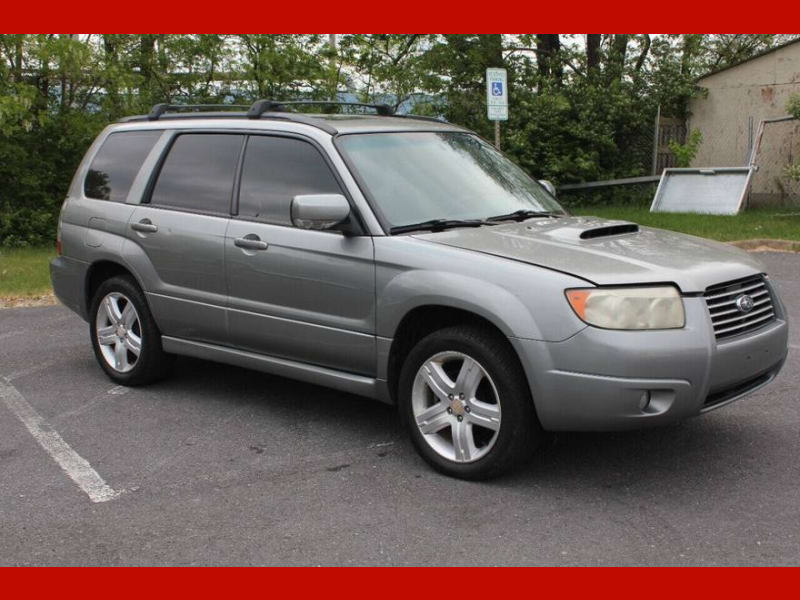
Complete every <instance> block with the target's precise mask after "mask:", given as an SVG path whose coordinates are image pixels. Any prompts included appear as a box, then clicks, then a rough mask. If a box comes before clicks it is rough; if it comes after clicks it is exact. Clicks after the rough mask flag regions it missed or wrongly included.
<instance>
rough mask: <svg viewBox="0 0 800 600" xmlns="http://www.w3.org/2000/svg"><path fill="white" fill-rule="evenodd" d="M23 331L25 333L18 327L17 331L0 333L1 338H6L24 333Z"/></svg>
mask: <svg viewBox="0 0 800 600" xmlns="http://www.w3.org/2000/svg"><path fill="white" fill-rule="evenodd" d="M23 333H25V332H24V331H22V330H21V329H18V330H17V331H9V332H7V333H0V340H4V339H6V338H10V337H14V336H15V335H22V334H23Z"/></svg>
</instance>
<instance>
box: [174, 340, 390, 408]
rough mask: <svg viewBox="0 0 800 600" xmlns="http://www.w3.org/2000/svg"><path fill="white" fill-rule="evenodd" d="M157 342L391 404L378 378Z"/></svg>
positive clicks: (233, 351)
mask: <svg viewBox="0 0 800 600" xmlns="http://www.w3.org/2000/svg"><path fill="white" fill-rule="evenodd" d="M161 344H162V346H163V347H164V351H165V352H170V353H172V354H181V355H184V356H192V357H194V358H200V359H203V360H211V361H215V362H221V363H225V364H229V365H234V366H237V367H243V368H245V369H253V370H255V371H262V372H264V373H269V374H271V375H278V376H280V377H287V378H289V379H297V380H299V381H304V382H306V383H312V384H314V385H321V386H323V387H329V388H332V389H335V390H340V391H343V392H348V393H350V394H357V395H359V396H366V397H367V398H372V399H374V400H378V401H380V402H384V403H386V404H392V401H391V399H390V395H389V389H388V386H387V383H386V382H385V381H383V380H381V379H373V378H371V377H364V376H363V375H354V374H352V373H344V372H342V371H336V370H334V369H328V368H326V367H318V366H315V365H309V364H306V363H301V362H296V361H292V360H287V359H285V358H276V357H273V356H266V355H264V354H256V353H254V352H247V351H246V350H237V349H236V348H227V347H224V346H216V345H214V344H205V343H203V342H191V341H189V340H183V339H180V338H175V337H169V336H166V335H165V336H161Z"/></svg>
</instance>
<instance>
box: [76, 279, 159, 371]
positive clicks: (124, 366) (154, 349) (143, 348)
mask: <svg viewBox="0 0 800 600" xmlns="http://www.w3.org/2000/svg"><path fill="white" fill-rule="evenodd" d="M89 330H90V337H91V342H92V348H93V349H94V355H95V358H97V362H98V363H99V364H100V367H101V368H102V369H103V371H105V373H106V375H108V377H109V379H111V380H112V381H113V382H115V383H117V384H120V385H125V386H139V385H147V384H149V383H153V382H155V381H158V380H159V379H162V378H164V377H165V376H166V375H167V374H169V372H170V371H171V369H172V365H173V362H174V359H175V357H174V355H171V354H167V353H166V352H164V350H163V348H162V347H161V332H160V331H159V329H158V326H157V325H156V322H155V320H154V319H153V315H152V314H151V312H150V308H149V307H148V306H147V301H146V300H145V297H144V294H143V293H142V290H141V289H140V288H139V286H138V285H137V284H136V282H135V281H134V280H133V279H132V278H130V277H126V276H116V277H112V278H110V279H107V280H106V281H104V282H103V283H101V284H100V286H99V287H98V288H97V291H96V292H95V295H94V298H92V305H91V309H90V312H89ZM98 331H99V332H100V334H99V335H98ZM137 352H138V354H137Z"/></svg>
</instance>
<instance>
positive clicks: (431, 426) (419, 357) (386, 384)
mask: <svg viewBox="0 0 800 600" xmlns="http://www.w3.org/2000/svg"><path fill="white" fill-rule="evenodd" d="M288 104H289V103H282V104H277V103H274V102H269V101H259V102H257V103H255V104H254V105H253V106H252V107H251V108H250V110H249V112H247V113H244V112H241V113H235V112H214V113H208V112H197V111H195V112H188V113H187V112H180V111H177V109H175V108H174V107H168V106H165V105H158V106H156V107H154V109H153V111H152V112H151V113H150V115H147V116H141V117H131V118H127V119H124V120H123V121H121V122H119V123H116V124H114V125H111V126H110V127H108V128H107V129H106V130H105V131H103V133H102V134H100V136H99V137H98V138H97V140H96V141H95V143H94V144H93V145H92V147H91V148H90V149H89V151H88V152H87V154H86V157H85V158H84V160H83V162H82V164H81V165H80V167H79V168H78V171H77V173H76V175H75V178H74V180H73V182H72V184H71V187H70V190H69V195H68V197H67V199H66V201H65V202H64V206H63V209H62V212H61V218H60V223H59V229H58V246H59V256H58V257H57V258H56V259H55V260H54V261H53V262H52V265H51V272H52V280H53V286H54V288H55V292H56V294H57V295H58V297H59V299H60V300H61V301H62V302H63V303H64V304H65V305H66V306H68V307H70V308H71V309H72V310H74V311H75V312H77V313H78V314H79V315H81V316H82V317H83V318H84V319H85V320H87V321H88V322H89V325H90V331H91V343H92V346H93V348H94V352H95V355H96V356H97V360H98V362H99V363H100V366H101V367H102V368H103V370H104V371H105V372H106V373H107V374H108V376H109V377H110V378H111V379H112V380H113V381H115V382H117V383H119V384H123V385H142V384H146V383H150V382H153V381H155V380H157V379H158V378H160V377H162V376H164V375H165V374H166V373H167V372H168V370H169V367H170V365H171V364H172V359H173V357H174V355H177V354H183V355H188V356H194V357H198V358H201V359H207V360H213V361H219V362H224V363H229V364H233V365H239V366H242V367H247V368H252V369H258V370H261V371H265V372H267V373H272V374H275V375H280V376H284V377H291V378H295V379H299V380H303V381H307V382H311V383H315V384H319V385H323V386H328V387H330V388H335V389H338V390H344V391H347V392H352V393H354V394H360V395H363V396H368V397H370V398H375V399H377V400H380V401H382V402H386V403H389V404H396V405H397V407H398V410H399V413H400V416H401V418H402V420H403V421H404V422H405V423H406V424H407V426H408V429H409V431H410V435H411V439H412V441H413V443H414V445H415V446H416V448H417V450H418V451H419V453H420V454H421V455H422V457H423V458H424V459H425V460H426V461H427V462H428V463H430V464H431V465H432V466H433V467H434V468H436V469H438V470H440V471H443V472H445V473H447V474H449V475H453V476H456V477H463V478H471V479H477V478H484V477H488V476H492V475H495V474H497V473H499V472H501V471H503V470H504V469H506V468H508V467H509V466H510V465H512V464H514V463H516V462H517V461H519V460H520V459H522V458H524V457H526V456H527V455H529V454H530V453H531V452H532V451H533V450H534V448H535V447H536V445H537V443H538V442H539V441H540V440H541V439H542V437H543V435H544V431H559V430H573V431H574V430H581V431H598V430H614V429H627V428H634V427H644V426H649V425H659V424H663V423H669V422H673V421H676V420H678V419H683V418H686V417H689V416H692V415H697V414H701V413H705V412H707V411H709V410H712V409H715V408H718V407H720V406H723V405H725V404H727V403H729V402H732V401H734V400H736V399H738V398H741V397H742V396H744V395H745V394H747V393H749V392H752V391H753V390H756V389H758V388H760V387H761V386H763V385H765V384H767V383H768V382H770V381H771V380H772V379H773V378H774V377H775V376H776V374H777V373H778V371H779V370H780V368H781V366H782V365H783V362H784V359H785V357H786V354H787V322H786V311H785V310H784V308H783V306H782V305H781V301H780V299H779V298H778V295H777V293H776V290H775V288H774V286H773V284H772V283H771V282H770V280H769V279H768V278H767V276H766V275H765V274H764V272H763V268H762V266H761V264H760V263H759V262H757V261H756V260H755V259H754V258H753V257H751V256H750V255H748V254H746V253H744V252H741V251H739V250H737V249H735V248H733V247H730V246H728V245H725V244H720V243H715V242H711V241H708V240H704V239H699V238H696V237H690V236H686V235H680V234H677V233H670V232H665V231H659V230H655V229H650V228H646V227H639V226H637V225H636V224H634V223H629V222H622V221H607V220H600V219H595V218H584V217H572V216H570V215H569V214H568V213H567V212H566V211H565V210H564V209H563V208H561V206H559V204H558V203H557V201H556V199H555V197H554V194H553V190H552V189H551V187H550V186H548V185H544V184H540V183H537V182H536V181H534V180H532V179H531V178H530V177H528V175H526V174H525V173H524V172H523V171H522V170H521V169H519V168H518V167H517V166H515V165H514V164H513V163H512V162H511V161H509V160H508V159H507V158H505V157H504V156H503V155H502V154H500V153H499V152H498V151H497V150H495V149H494V148H493V147H492V146H491V145H490V144H488V143H486V142H485V141H484V140H482V139H481V138H480V137H478V136H477V135H475V134H474V133H471V132H469V131H466V130H464V129H462V128H460V127H457V126H454V125H451V124H447V123H444V122H441V121H435V120H432V119H422V118H413V117H407V116H406V117H400V116H391V115H387V114H386V113H387V112H388V111H386V110H384V109H383V108H382V107H377V108H378V113H379V114H377V115H342V114H336V115H331V114H313V115H312V114H301V113H298V112H292V111H291V109H292V107H291V106H288Z"/></svg>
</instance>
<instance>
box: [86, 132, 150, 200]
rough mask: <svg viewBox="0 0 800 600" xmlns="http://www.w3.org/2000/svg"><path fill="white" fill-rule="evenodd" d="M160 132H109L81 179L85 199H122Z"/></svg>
mask: <svg viewBox="0 0 800 600" xmlns="http://www.w3.org/2000/svg"><path fill="white" fill-rule="evenodd" d="M160 136H161V132H160V131H121V132H119V133H112V134H111V135H109V136H108V137H107V138H106V141H105V142H103V145H102V146H100V150H99V151H98V152H97V154H96V155H95V157H94V159H93V160H92V164H91V165H90V166H89V172H88V173H87V174H86V179H85V180H84V182H83V192H84V194H86V196H87V197H88V198H97V199H98V200H111V201H112V202H125V198H126V197H127V196H128V191H129V190H130V189H131V185H132V184H133V180H134V179H135V178H136V174H137V173H138V172H139V169H141V168H142V163H144V159H145V158H147V155H148V154H149V153H150V150H152V149H153V145H155V143H156V140H158V138H159V137H160Z"/></svg>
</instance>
